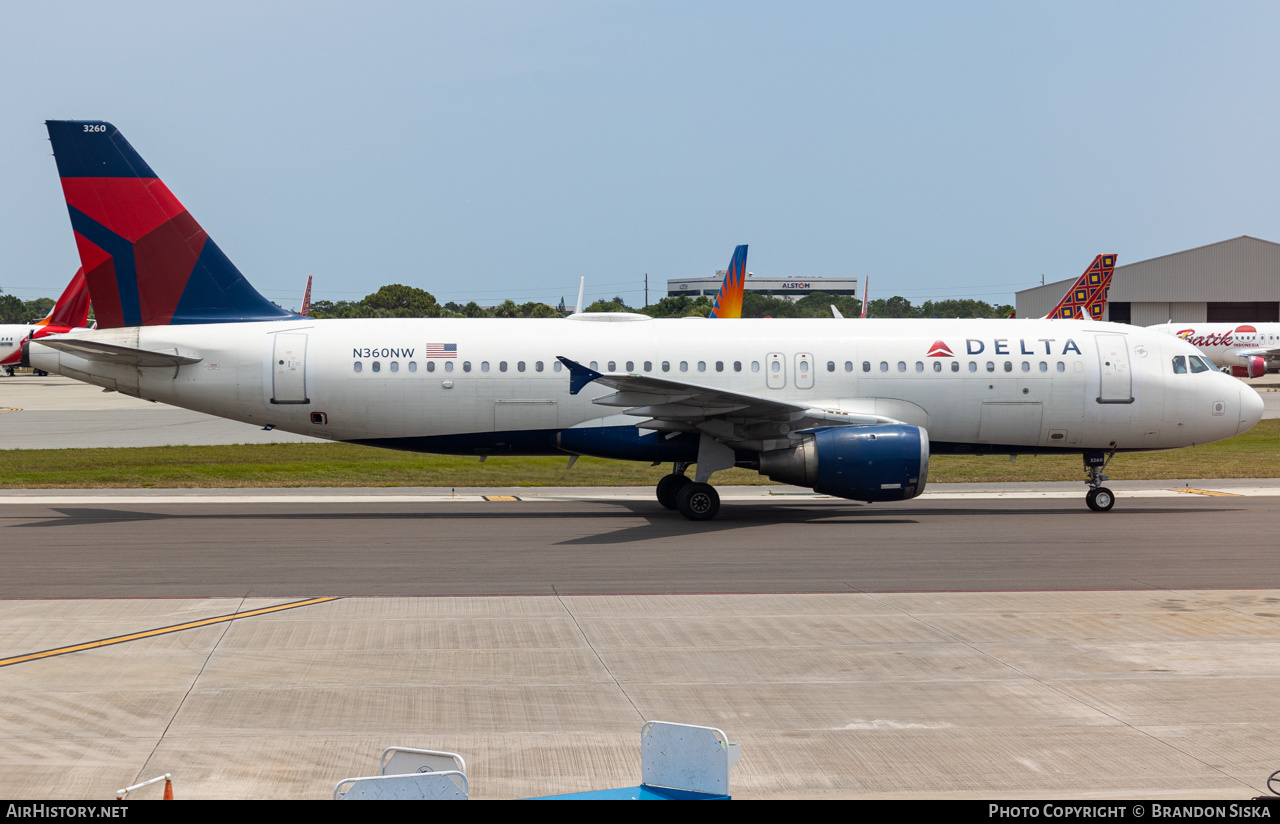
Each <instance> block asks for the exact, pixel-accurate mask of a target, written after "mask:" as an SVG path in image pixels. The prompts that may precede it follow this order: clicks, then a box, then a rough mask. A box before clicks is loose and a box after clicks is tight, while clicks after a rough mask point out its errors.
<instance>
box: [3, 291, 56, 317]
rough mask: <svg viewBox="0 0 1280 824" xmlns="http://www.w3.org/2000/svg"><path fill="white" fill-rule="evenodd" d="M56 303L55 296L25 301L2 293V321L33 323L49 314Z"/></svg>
mask: <svg viewBox="0 0 1280 824" xmlns="http://www.w3.org/2000/svg"><path fill="white" fill-rule="evenodd" d="M54 303H56V301H55V300H54V299H53V298H36V299H35V300H28V301H23V300H21V299H19V298H16V297H14V296H13V295H6V294H3V293H0V323H33V322H35V321H38V320H40V319H41V318H43V317H44V316H45V315H47V314H49V310H51V309H52V308H53V304H54Z"/></svg>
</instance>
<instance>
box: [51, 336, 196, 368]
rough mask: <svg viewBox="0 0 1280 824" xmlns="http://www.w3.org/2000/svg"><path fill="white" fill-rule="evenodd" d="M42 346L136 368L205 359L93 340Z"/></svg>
mask: <svg viewBox="0 0 1280 824" xmlns="http://www.w3.org/2000/svg"><path fill="white" fill-rule="evenodd" d="M40 344H41V345H42V346H47V347H49V348H50V349H57V350H58V351H59V352H66V353H67V354H70V355H77V356H79V357H82V358H87V359H89V360H96V361H107V362H108V363H131V364H133V365H135V366H183V365H186V364H189V363H199V362H200V361H202V360H203V358H194V357H188V356H185V355H179V354H178V353H177V352H176V351H174V352H150V351H148V350H146V349H133V348H131V347H128V346H117V345H116V344H113V343H99V342H98V341H91V340H75V339H69V338H45V339H44V340H41V341H40Z"/></svg>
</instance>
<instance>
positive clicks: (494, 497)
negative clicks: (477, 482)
mask: <svg viewBox="0 0 1280 824" xmlns="http://www.w3.org/2000/svg"><path fill="white" fill-rule="evenodd" d="M483 497H484V499H485V500H486V501H518V500H520V499H519V498H517V497H516V496H515V495H485V496H483Z"/></svg>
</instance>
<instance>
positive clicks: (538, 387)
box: [27, 121, 1262, 520]
mask: <svg viewBox="0 0 1280 824" xmlns="http://www.w3.org/2000/svg"><path fill="white" fill-rule="evenodd" d="M47 125H48V129H49V136H50V138H51V140H52V143H53V149H54V156H55V158H56V161H57V166H58V172H59V174H60V176H61V178H62V187H63V192H64V194H65V197H66V201H67V209H68V212H69V213H70V216H71V225H72V229H73V230H74V232H75V240H76V244H77V246H78V247H79V250H80V256H81V261H82V262H83V264H84V271H85V274H86V277H87V279H88V283H89V289H90V291H91V293H92V298H93V305H94V307H95V312H96V315H97V319H98V327H99V328H98V329H96V330H93V331H89V332H78V333H73V334H69V335H64V336H61V337H55V338H48V339H46V340H43V341H33V342H31V343H29V344H28V349H27V359H28V361H29V362H30V363H31V364H32V365H33V366H38V367H39V368H41V369H45V370H48V371H50V372H55V373H58V374H61V375H66V376H69V377H72V378H76V379H79V380H82V381H87V382H89V383H93V384H96V385H99V386H103V387H105V388H107V389H114V390H118V391H120V392H124V393H127V394H129V395H134V396H137V397H140V398H146V399H149V400H155V401H160V402H163V403H168V404H172V405H175V406H181V407H185V408H187V409H194V410H198V411H201V412H206V413H209V414H212V415H217V416H221V417H225V418H231V419H234V420H238V421H244V422H246V423H253V424H257V425H260V426H273V427H275V428H277V429H283V430H285V431H288V432H296V433H301V434H306V435H314V436H317V437H321V438H328V439H331V440H335V441H346V442H351V443H360V444H368V445H370V446H380V447H388V448H392V449H404V450H412V451H420V452H438V453H449V454H465V455H556V454H560V455H596V456H600V457H605V458H619V459H625V460H636V461H650V462H663V463H668V462H669V463H672V464H673V465H674V471H673V473H672V474H670V475H667V476H666V477H664V478H663V479H662V481H661V482H660V483H659V484H658V488H657V496H658V500H659V501H660V502H661V503H662V505H664V506H666V507H668V508H674V509H678V510H679V511H680V512H681V513H682V514H683V515H684V516H685V517H687V518H690V519H693V520H705V519H709V518H712V517H714V516H715V514H716V512H717V511H718V509H719V496H718V495H717V493H716V491H715V489H714V488H713V487H712V486H711V485H710V484H709V483H708V482H709V481H710V480H711V477H712V475H713V474H714V473H715V472H717V471H719V470H721V469H727V468H729V467H733V466H741V467H750V468H752V469H756V470H758V471H759V472H760V473H761V474H762V475H765V476H767V477H769V478H771V479H773V480H775V481H778V482H783V483H789V484H795V485H798V486H803V487H808V488H811V489H814V490H816V491H818V492H820V493H825V494H829V495H835V496H838V497H842V498H848V499H852V500H859V501H897V500H905V499H909V498H913V497H915V496H917V495H919V494H920V493H921V492H922V491H923V490H924V488H925V483H926V480H927V477H928V470H929V456H930V455H931V454H937V453H947V454H1001V455H1016V454H1060V453H1072V454H1078V455H1083V456H1084V462H1085V467H1086V471H1087V472H1088V480H1087V481H1086V483H1087V484H1088V486H1089V493H1088V495H1087V502H1088V504H1089V506H1090V507H1091V508H1092V509H1095V510H1103V511H1105V510H1108V509H1110V508H1111V506H1112V504H1113V503H1114V496H1113V495H1112V493H1111V492H1110V490H1108V489H1106V488H1105V487H1104V486H1103V485H1102V484H1103V482H1104V481H1105V480H1106V476H1105V475H1104V474H1103V470H1104V468H1105V466H1106V463H1107V462H1108V461H1109V460H1110V459H1111V457H1113V456H1114V455H1115V454H1116V453H1119V452H1129V451H1142V450H1153V449H1168V448H1173V447H1182V446H1191V445H1193V444H1203V443H1208V442H1210V441H1217V440H1221V439H1223V438H1229V437H1231V436H1233V435H1235V434H1237V433H1239V432H1243V431H1244V430H1246V429H1248V428H1249V427H1251V426H1253V425H1254V424H1255V423H1257V422H1258V420H1259V418H1260V417H1261V415H1262V400H1261V398H1260V397H1259V396H1258V394H1257V393H1256V392H1254V390H1253V389H1251V388H1250V387H1248V386H1246V385H1244V384H1242V383H1240V382H1239V381H1236V380H1233V379H1231V378H1230V377H1228V376H1226V375H1223V374H1221V373H1219V372H1218V371H1217V370H1215V369H1211V368H1209V366H1208V364H1207V363H1206V362H1205V361H1203V360H1202V359H1201V356H1200V354H1199V353H1198V352H1197V351H1196V350H1195V349H1194V348H1193V347H1192V346H1191V345H1190V344H1188V343H1186V342H1185V341H1182V340H1179V339H1177V338H1175V337H1171V336H1169V335H1162V334H1159V333H1157V332H1153V331H1147V330H1144V329H1141V328H1135V327H1131V326H1125V325H1120V324H1110V323H1102V322H1098V321H1095V320H1092V319H1085V320H1067V319H1059V320H1043V319H1041V320H888V319H880V320H867V321H859V322H848V321H840V320H835V319H805V320H790V319H761V320H735V321H733V322H722V323H711V322H706V321H704V320H698V319H674V320H655V319H651V318H648V317H646V316H643V315H634V314H629V313H616V314H611V313H600V314H583V315H574V316H573V317H571V318H569V319H567V320H566V319H488V318H480V319H453V318H449V319H431V318H427V319H403V320H400V319H377V320H361V319H351V320H317V319H314V318H304V317H302V316H300V315H294V314H292V313H290V312H286V311H284V310H282V309H280V308H279V307H277V306H275V305H273V304H272V303H270V302H268V301H267V300H265V299H264V298H263V297H262V296H261V295H259V294H258V292H257V291H256V290H254V288H253V287H252V286H250V285H249V282H248V281H247V280H246V279H245V278H244V277H243V276H242V275H241V274H240V272H239V271H238V270H237V269H236V268H235V266H233V265H232V263H231V262H230V260H229V259H228V258H227V257H226V255H224V254H223V253H222V251H221V250H220V249H219V248H218V247H217V246H216V245H215V244H214V242H213V240H212V239H210V238H209V237H208V236H207V235H206V234H205V232H204V231H203V230H202V229H201V228H200V226H199V224H197V223H196V221H195V219H194V218H192V217H191V215H190V213H189V212H187V210H186V209H185V208H184V207H183V206H182V204H181V203H179V202H178V200H177V198H175V197H174V196H173V194H172V193H171V192H170V191H169V190H168V188H167V187H166V186H165V185H164V183H163V182H161V181H160V179H159V178H158V177H157V176H156V175H155V173H154V172H152V170H151V169H150V167H148V166H147V164H146V163H145V162H144V161H143V160H142V158H141V157H140V156H139V155H138V154H137V153H136V152H135V151H134V149H133V148H132V147H131V146H130V145H129V143H128V142H127V141H126V140H125V139H124V137H123V136H122V135H121V134H120V132H119V131H118V130H117V129H116V128H115V127H114V126H112V125H111V124H109V123H105V122H102V121H49V122H48V124H47ZM691 465H696V473H695V477H694V478H692V479H691V478H689V477H688V476H687V475H686V474H685V471H686V470H687V468H688V467H690V466H691Z"/></svg>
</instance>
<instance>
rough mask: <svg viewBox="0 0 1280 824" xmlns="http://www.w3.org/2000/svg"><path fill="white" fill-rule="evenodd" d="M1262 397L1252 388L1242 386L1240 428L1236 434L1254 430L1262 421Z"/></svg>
mask: <svg viewBox="0 0 1280 824" xmlns="http://www.w3.org/2000/svg"><path fill="white" fill-rule="evenodd" d="M1262 407H1263V403H1262V396H1261V395H1259V394H1258V393H1257V392H1256V391H1254V389H1253V387H1252V386H1245V385H1243V384H1242V385H1241V386H1240V428H1239V429H1237V430H1236V434H1237V435H1238V434H1240V433H1241V432H1245V431H1247V430H1250V429H1252V428H1253V427H1254V426H1255V425H1256V424H1257V423H1258V421H1260V420H1262Z"/></svg>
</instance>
